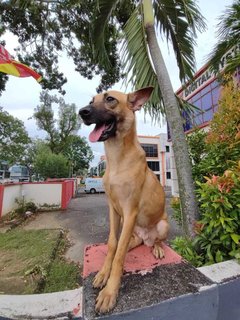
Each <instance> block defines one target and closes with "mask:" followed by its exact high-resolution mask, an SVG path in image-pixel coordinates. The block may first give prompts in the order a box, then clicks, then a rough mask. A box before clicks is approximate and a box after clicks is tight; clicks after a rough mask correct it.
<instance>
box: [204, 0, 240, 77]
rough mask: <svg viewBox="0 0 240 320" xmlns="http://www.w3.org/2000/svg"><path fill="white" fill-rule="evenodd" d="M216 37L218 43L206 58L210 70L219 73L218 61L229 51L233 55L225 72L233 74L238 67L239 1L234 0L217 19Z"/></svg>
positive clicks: (239, 50)
mask: <svg viewBox="0 0 240 320" xmlns="http://www.w3.org/2000/svg"><path fill="white" fill-rule="evenodd" d="M217 37H218V39H219V41H218V43H217V44H216V45H215V46H214V48H213V50H212V52H211V53H210V55H209V56H208V63H209V65H210V67H211V68H212V70H214V71H215V72H218V71H219V69H220V68H219V67H220V61H221V59H222V58H223V56H224V55H225V54H226V53H227V52H228V51H230V50H234V51H235V54H234V55H233V56H232V58H231V59H229V61H228V65H227V67H226V69H225V70H224V71H225V72H231V73H232V72H234V71H235V70H236V68H237V67H238V66H239V65H240V1H239V0H236V1H235V2H234V3H233V4H232V5H231V6H230V7H227V8H226V10H225V12H224V14H223V15H221V16H220V17H219V23H218V30H217Z"/></svg>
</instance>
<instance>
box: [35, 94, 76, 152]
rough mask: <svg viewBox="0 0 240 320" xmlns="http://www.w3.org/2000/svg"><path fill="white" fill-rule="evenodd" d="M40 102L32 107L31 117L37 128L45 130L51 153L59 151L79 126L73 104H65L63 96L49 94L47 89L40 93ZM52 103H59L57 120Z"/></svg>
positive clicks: (69, 140)
mask: <svg viewBox="0 0 240 320" xmlns="http://www.w3.org/2000/svg"><path fill="white" fill-rule="evenodd" d="M40 102H42V104H41V105H40V106H37V107H36V108H35V109H34V114H33V117H34V118H35V120H36V122H37V126H38V127H39V129H42V130H44V131H46V132H47V141H48V145H49V148H50V150H51V151H52V152H53V153H61V152H63V151H64V150H65V148H66V147H68V145H69V143H70V142H71V139H72V135H74V134H76V132H77V131H78V129H79V127H80V123H79V120H78V116H77V113H76V105H75V104H66V103H65V101H64V100H63V98H57V97H56V96H51V95H50V94H49V93H48V92H47V91H46V92H45V91H43V92H42V93H41V94H40ZM53 103H57V104H59V110H58V120H56V119H55V118H54V112H53Z"/></svg>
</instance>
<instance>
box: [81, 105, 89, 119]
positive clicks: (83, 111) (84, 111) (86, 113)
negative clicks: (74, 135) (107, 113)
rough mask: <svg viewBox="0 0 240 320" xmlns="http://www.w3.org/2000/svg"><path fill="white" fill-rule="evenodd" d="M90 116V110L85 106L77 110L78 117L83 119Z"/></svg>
mask: <svg viewBox="0 0 240 320" xmlns="http://www.w3.org/2000/svg"><path fill="white" fill-rule="evenodd" d="M91 114H92V108H91V107H89V106H87V107H84V108H82V109H80V110H79V115H80V116H81V117H82V118H83V119H86V118H89V117H90V116H91Z"/></svg>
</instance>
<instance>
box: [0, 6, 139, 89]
mask: <svg viewBox="0 0 240 320" xmlns="http://www.w3.org/2000/svg"><path fill="white" fill-rule="evenodd" d="M129 2H133V1H128V4H129ZM95 7H96V2H95V1H91V0H85V1H80V0H61V1H55V0H53V1H51V0H49V1H48V0H47V1H41V0H34V1H31V0H6V1H0V14H1V28H0V36H1V35H4V33H5V32H6V31H10V32H12V33H13V34H14V35H16V36H17V37H18V42H19V46H18V47H17V48H16V53H17V57H16V59H18V60H20V61H21V62H23V63H26V64H28V65H29V66H31V67H33V68H34V69H35V70H36V71H37V72H38V73H40V74H42V75H43V80H42V81H41V85H42V86H43V89H50V90H51V89H58V90H59V91H60V92H61V93H63V94H64V93H65V91H64V89H63V88H62V87H63V85H64V84H65V83H66V81H67V79H66V77H65V76H64V74H63V73H62V72H60V71H59V65H58V63H59V54H60V53H62V52H64V53H66V54H67V56H68V58H69V59H72V60H73V62H74V64H75V66H76V71H78V72H79V73H80V74H81V75H82V76H84V77H86V78H88V79H92V78H93V76H94V75H99V76H100V78H101V82H100V85H99V87H98V90H103V89H107V88H108V87H109V86H111V85H112V84H114V83H115V82H117V81H119V80H120V78H121V70H120V62H119V56H118V54H117V43H118V32H117V28H116V26H115V24H114V22H110V23H109V28H108V30H107V39H106V42H105V47H106V49H107V50H108V51H109V52H111V55H109V62H110V64H111V69H110V70H107V71H106V70H105V66H104V64H102V63H100V62H98V61H96V59H95V56H94V54H93V51H92V47H91V44H90V43H89V41H88V35H89V33H90V32H91V23H90V20H91V16H92V13H93V12H94V10H95ZM129 10H131V6H130V7H129V6H126V5H124V4H122V5H120V6H119V7H118V8H116V14H117V15H118V20H119V21H120V23H122V24H123V23H125V22H126V20H127V19H128V16H129V15H128V12H129ZM6 81H7V78H6V76H4V75H2V76H1V75H0V90H3V89H4V85H5V82H6Z"/></svg>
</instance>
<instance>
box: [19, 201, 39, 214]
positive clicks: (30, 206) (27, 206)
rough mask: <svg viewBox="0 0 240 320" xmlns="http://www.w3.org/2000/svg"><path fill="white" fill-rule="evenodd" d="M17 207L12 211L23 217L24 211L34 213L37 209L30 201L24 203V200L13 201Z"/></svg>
mask: <svg viewBox="0 0 240 320" xmlns="http://www.w3.org/2000/svg"><path fill="white" fill-rule="evenodd" d="M15 202H16V203H17V205H18V207H17V208H16V209H15V210H14V211H15V213H17V214H19V215H24V214H25V212H26V211H31V212H33V213H34V212H36V211H37V209H38V207H37V206H36V204H35V203H34V202H32V201H28V202H26V201H24V199H15Z"/></svg>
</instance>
